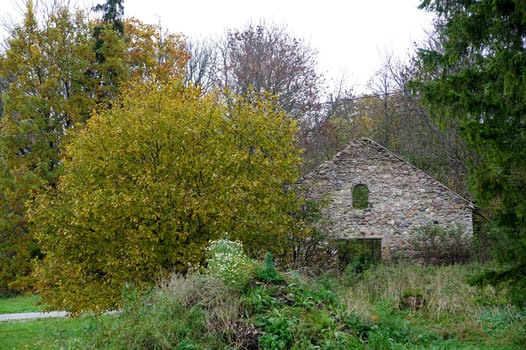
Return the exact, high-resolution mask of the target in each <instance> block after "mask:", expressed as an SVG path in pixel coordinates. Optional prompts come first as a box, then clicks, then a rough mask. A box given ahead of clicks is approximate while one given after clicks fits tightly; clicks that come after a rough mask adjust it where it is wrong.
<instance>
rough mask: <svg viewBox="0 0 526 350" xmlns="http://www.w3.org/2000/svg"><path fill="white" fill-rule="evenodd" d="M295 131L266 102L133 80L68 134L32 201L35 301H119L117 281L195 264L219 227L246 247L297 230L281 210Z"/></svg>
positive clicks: (278, 243)
mask: <svg viewBox="0 0 526 350" xmlns="http://www.w3.org/2000/svg"><path fill="white" fill-rule="evenodd" d="M295 130H296V127H295V124H294V122H293V121H292V120H290V119H289V118H287V117H286V116H285V115H284V114H283V113H281V112H280V111H279V109H278V108H276V105H275V104H274V103H273V101H270V100H260V101H256V100H254V101H252V102H251V103H248V102H246V101H244V100H243V99H237V98H235V97H234V96H232V101H231V104H230V105H229V107H228V108H227V107H226V106H225V105H224V104H223V102H222V100H221V99H220V98H217V97H216V96H214V95H211V96H206V97H199V94H198V92H195V91H193V90H190V89H186V88H183V87H180V86H179V85H177V83H173V84H166V85H162V86H156V85H151V84H140V83H136V84H135V87H134V89H133V90H129V91H128V92H127V93H125V94H123V98H122V100H121V101H120V102H119V103H118V104H115V105H114V106H113V107H112V108H111V109H109V110H105V111H103V112H102V113H100V114H96V115H94V116H93V117H92V118H91V119H90V120H89V121H88V123H87V127H86V128H85V129H83V130H81V131H79V132H78V133H77V134H76V135H75V138H74V140H73V142H72V143H71V144H70V145H69V147H68V148H67V152H66V156H65V158H64V161H63V162H64V163H63V164H64V171H63V175H62V176H61V178H60V181H59V184H58V186H57V187H56V188H50V189H49V191H48V192H47V193H43V194H41V195H40V196H38V197H37V199H36V200H35V202H34V203H33V204H32V210H31V220H32V222H33V225H34V226H33V227H34V230H33V232H34V233H35V236H36V237H37V239H38V241H39V243H40V245H41V247H42V251H43V252H44V254H45V258H44V260H43V262H42V263H41V264H40V265H39V266H38V269H37V276H38V278H39V280H40V285H39V288H40V290H41V292H42V296H43V298H44V300H45V301H46V302H49V304H50V306H51V307H54V308H58V309H64V310H68V311H73V312H80V311H83V310H92V311H96V312H102V311H104V310H107V309H111V308H116V307H119V305H120V291H121V289H122V288H123V286H125V285H126V284H128V283H132V284H133V285H135V286H136V287H138V288H139V289H142V288H145V287H148V286H150V285H152V283H154V282H155V281H156V280H157V278H158V276H159V274H160V273H162V272H163V271H165V270H176V271H179V272H186V271H187V270H188V269H189V268H191V267H194V266H196V265H197V264H200V263H203V262H204V259H205V247H206V246H207V245H208V242H209V241H210V240H214V239H218V238H219V235H220V233H221V232H229V234H230V236H231V237H232V239H234V240H240V241H241V242H243V245H244V247H245V249H246V250H247V252H248V253H249V254H253V255H255V254H258V253H261V252H263V251H272V252H273V253H275V254H283V251H284V250H285V249H286V247H287V242H288V241H289V239H290V238H291V235H292V234H293V232H295V233H294V234H302V233H303V232H302V231H295V230H294V229H293V228H294V225H295V219H294V218H293V217H292V216H291V215H289V212H290V211H291V210H293V208H294V207H295V205H296V204H295V203H296V196H295V193H294V192H293V191H291V190H290V189H289V187H290V185H291V184H293V183H294V182H295V181H296V179H297V176H298V162H299V151H298V149H297V148H296V146H295V145H294V133H295Z"/></svg>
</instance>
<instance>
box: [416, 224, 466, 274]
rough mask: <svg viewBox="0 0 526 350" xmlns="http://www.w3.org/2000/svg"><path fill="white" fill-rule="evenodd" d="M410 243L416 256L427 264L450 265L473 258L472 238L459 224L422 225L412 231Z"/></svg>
mask: <svg viewBox="0 0 526 350" xmlns="http://www.w3.org/2000/svg"><path fill="white" fill-rule="evenodd" d="M409 243H410V245H411V248H412V250H413V252H414V258H415V259H416V260H418V261H421V262H422V263H424V264H425V265H450V264H455V263H467V262H469V261H470V260H471V249H470V245H471V238H468V237H467V236H466V235H465V234H464V232H463V230H462V228H461V227H459V226H456V227H441V226H438V225H434V224H427V225H423V226H420V227H418V228H416V229H414V230H413V231H412V238H411V240H410V241H409Z"/></svg>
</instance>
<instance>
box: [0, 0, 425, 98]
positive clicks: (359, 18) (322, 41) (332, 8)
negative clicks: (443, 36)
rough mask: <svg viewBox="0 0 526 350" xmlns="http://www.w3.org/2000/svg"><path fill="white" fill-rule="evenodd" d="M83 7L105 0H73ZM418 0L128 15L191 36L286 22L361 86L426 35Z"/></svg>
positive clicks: (179, 6)
mask: <svg viewBox="0 0 526 350" xmlns="http://www.w3.org/2000/svg"><path fill="white" fill-rule="evenodd" d="M20 1H21V0H0V4H1V6H0V12H1V13H2V16H4V15H5V14H8V13H12V12H19V10H17V9H16V4H17V3H20ZM37 1H42V0H37ZM70 1H71V2H72V3H78V4H79V5H80V6H81V7H86V6H90V5H92V4H94V3H95V4H96V3H102V2H103V1H104V0H78V1H75V0H70ZM419 2H420V1H419V0H264V1H251V0H185V1H177V0H124V8H125V9H124V10H125V15H126V17H136V18H138V19H140V20H141V21H143V22H146V23H159V22H160V23H161V24H162V26H163V27H166V28H168V29H169V30H170V31H172V32H180V33H183V34H185V35H186V36H188V37H191V38H192V37H200V38H202V37H217V36H219V35H221V34H222V33H224V32H225V31H226V30H227V29H231V28H242V27H243V26H244V25H245V24H247V23H249V22H253V23H258V22H259V21H260V20H261V19H264V20H265V21H266V22H272V23H276V24H278V25H286V26H287V28H288V31H289V32H290V33H291V34H293V35H294V36H296V37H300V38H302V39H304V40H305V41H306V42H307V43H308V44H309V45H310V46H311V47H312V48H314V49H316V50H317V51H318V63H319V70H320V72H321V73H323V74H324V75H325V76H326V77H327V79H328V81H329V82H330V81H331V79H332V80H334V79H336V80H337V79H339V78H340V77H341V76H342V75H344V74H345V75H346V77H347V81H348V85H350V86H354V87H356V88H357V90H362V89H363V87H364V85H365V84H366V82H367V81H368V80H369V79H370V78H371V76H372V75H373V74H374V72H375V71H376V70H377V69H378V68H379V66H380V64H381V57H382V55H383V54H384V53H385V52H392V53H394V54H395V55H396V56H399V57H405V56H406V55H407V53H408V51H409V50H410V48H411V47H412V43H413V42H418V41H420V40H422V39H423V38H424V32H425V30H426V29H429V28H430V25H431V15H430V14H429V13H426V12H425V11H422V10H418V8H417V6H418V4H419Z"/></svg>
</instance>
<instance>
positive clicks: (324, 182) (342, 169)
mask: <svg viewBox="0 0 526 350" xmlns="http://www.w3.org/2000/svg"><path fill="white" fill-rule="evenodd" d="M301 184H302V185H305V186H304V188H305V191H306V195H307V197H308V198H311V199H314V200H326V201H327V203H328V204H327V205H326V206H325V207H324V208H323V210H322V213H323V216H324V218H325V220H324V221H325V222H326V224H325V225H326V230H327V233H328V235H329V237H331V238H332V239H336V240H338V239H342V240H346V239H359V240H365V241H363V242H367V243H371V244H370V247H371V248H372V249H377V250H379V251H378V254H381V258H382V259H390V258H392V257H394V256H395V254H397V252H401V253H402V254H406V253H407V254H410V253H411V252H410V251H409V249H410V245H409V241H410V237H411V234H412V232H413V230H414V229H415V228H418V227H421V226H423V225H427V224H434V225H440V226H442V227H448V228H451V227H457V226H459V227H460V228H461V229H462V230H463V232H464V235H467V236H471V235H472V234H473V221H472V215H473V209H474V208H473V204H472V203H471V202H470V201H468V200H466V199H465V198H463V197H462V196H460V195H459V194H457V193H456V192H454V191H452V190H451V189H449V188H448V187H446V186H445V185H443V184H442V183H440V182H439V181H437V180H435V179H434V178H432V177H431V176H429V175H427V174H426V173H425V172H423V171H422V170H420V169H418V168H416V167H415V166H413V165H411V164H410V163H408V162H406V161H404V160H403V159H401V158H400V157H398V156H397V155H395V154H394V153H392V152H391V151H389V150H388V149H387V148H385V147H383V146H381V145H380V144H378V143H377V142H375V141H373V140H371V139H360V140H354V141H352V142H351V143H350V144H349V145H348V146H347V147H346V148H345V149H344V150H342V151H340V152H339V153H338V154H336V156H335V157H334V158H333V159H332V160H330V161H327V162H325V163H323V164H321V165H320V166H319V167H318V168H317V169H316V170H314V171H313V172H311V173H309V174H307V175H306V176H304V178H303V179H302V181H301ZM375 247H376V248H375Z"/></svg>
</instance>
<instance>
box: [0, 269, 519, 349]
mask: <svg viewBox="0 0 526 350" xmlns="http://www.w3.org/2000/svg"><path fill="white" fill-rule="evenodd" d="M477 268H479V267H478V266H475V265H464V266H462V265H455V266H442V267H436V266H430V267H421V266H414V265H400V266H383V265H379V266H377V267H375V268H374V269H370V270H368V271H367V272H366V273H365V275H364V278H363V279H362V280H360V281H354V283H353V284H352V285H350V286H348V285H347V286H345V285H342V283H341V282H342V281H341V280H338V279H333V278H329V277H326V276H323V277H318V278H308V277H305V276H302V275H300V274H298V273H291V272H289V273H286V274H285V273H284V275H286V276H287V281H288V283H281V284H267V283H257V282H256V283H252V284H249V285H248V286H246V287H243V288H242V289H239V290H233V289H232V288H231V287H227V286H225V285H224V284H223V283H222V282H221V281H220V280H219V279H217V278H213V277H211V276H208V275H198V274H193V273H187V274H186V276H184V277H183V276H181V275H178V274H173V275H171V276H170V278H169V279H166V280H163V282H161V283H160V285H159V286H157V287H155V288H154V289H152V290H151V291H150V292H148V293H141V292H139V291H137V290H134V289H133V288H132V289H130V290H128V292H127V297H126V301H125V304H124V308H123V311H122V312H121V313H118V314H116V315H108V316H102V317H100V318H95V319H93V318H88V319H80V320H73V321H75V322H77V323H76V324H77V328H76V329H71V330H67V329H66V326H63V327H58V328H59V329H54V328H48V329H47V334H42V332H40V331H39V332H37V333H36V334H34V333H33V332H31V331H30V329H31V328H28V327H26V325H28V324H36V322H22V323H9V324H6V323H0V335H3V334H4V333H5V332H6V331H7V332H8V333H6V334H22V333H20V332H22V331H27V333H25V334H27V336H26V337H22V336H21V337H18V338H19V339H24V340H23V342H18V343H19V344H26V348H30V349H40V348H43V349H64V348H67V349H79V350H80V349H145V348H148V349H258V348H259V349H298V350H300V349H301V350H303V349H327V350H329V349H331V350H332V349H341V350H346V349H364V350H365V349H379V350H383V349H451V350H453V349H454V350H456V349H486V350H490V349H491V350H493V349H507V350H515V349H517V350H518V349H523V348H524V346H525V345H526V343H525V341H526V337H525V335H526V333H525V331H526V327H525V326H526V314H525V310H523V309H519V308H516V307H513V306H510V305H508V304H507V301H506V300H505V299H500V300H497V298H495V297H496V296H497V295H499V294H500V295H502V293H497V292H496V291H495V290H494V289H493V288H491V287H488V288H487V289H486V290H484V291H480V290H477V289H476V288H473V287H471V286H469V285H467V284H466V283H465V282H464V281H463V278H464V277H465V276H466V274H471V273H473V272H474V271H475V270H476V269H477ZM395 291H396V293H399V294H398V295H399V296H400V297H404V296H406V297H407V296H415V295H424V296H426V297H427V298H428V301H429V303H428V304H427V305H426V306H425V308H420V309H411V308H407V309H403V310H400V309H399V306H400V305H399V303H398V301H399V299H398V298H397V297H395V295H396V293H395ZM358 300H361V302H360V307H359V308H356V306H357V304H356V303H357V301H358ZM450 304H451V305H452V306H453V307H450ZM448 307H450V308H449V309H447V308H448ZM439 308H442V311H441V312H437V310H438V309H439ZM367 312H368V313H367ZM55 322H57V323H58V322H63V323H64V325H66V324H67V323H68V322H71V320H67V319H66V320H61V321H59V320H56V321H55ZM17 325H18V326H17ZM60 328H62V330H60ZM53 337H55V340H54V341H53ZM3 338H6V339H8V342H7V343H6V342H5V341H4V343H2V339H3ZM11 339H12V337H9V336H6V337H1V336H0V347H1V346H2V345H4V344H13V342H12V341H11V342H10V340H11ZM33 344H34V345H33ZM3 347H6V348H9V347H7V346H3Z"/></svg>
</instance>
